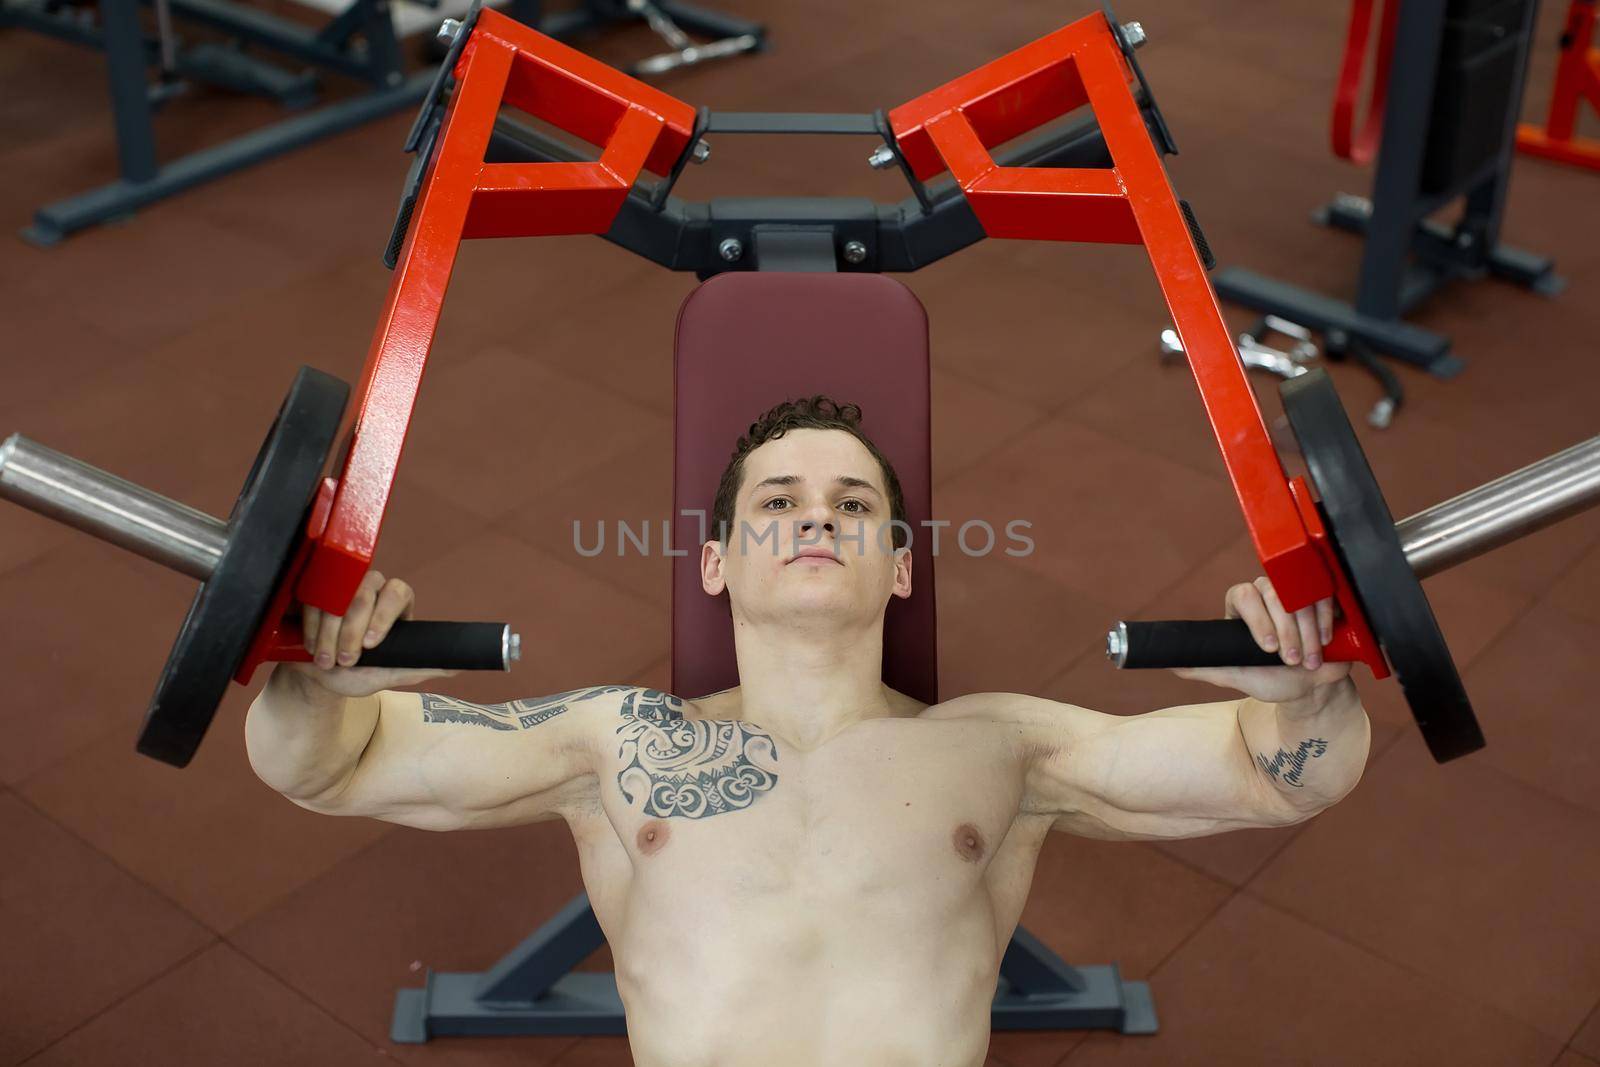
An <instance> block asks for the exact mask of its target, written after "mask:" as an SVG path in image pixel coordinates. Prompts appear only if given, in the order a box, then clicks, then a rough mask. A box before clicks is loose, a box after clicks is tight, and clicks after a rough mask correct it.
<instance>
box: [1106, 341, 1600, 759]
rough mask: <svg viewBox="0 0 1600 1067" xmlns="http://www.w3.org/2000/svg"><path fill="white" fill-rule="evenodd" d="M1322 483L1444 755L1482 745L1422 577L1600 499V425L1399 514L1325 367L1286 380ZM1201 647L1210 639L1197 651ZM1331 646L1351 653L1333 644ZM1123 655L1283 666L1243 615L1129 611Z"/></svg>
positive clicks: (1136, 661)
mask: <svg viewBox="0 0 1600 1067" xmlns="http://www.w3.org/2000/svg"><path fill="white" fill-rule="evenodd" d="M1281 391H1282V393H1283V407H1284V411H1285V412H1286V413H1287V414H1288V417H1289V424H1290V426H1291V427H1293V429H1294V433H1295V437H1296V438H1297V439H1298V441H1299V443H1300V452H1301V454H1302V455H1304V456H1305V459H1306V466H1307V467H1308V468H1310V472H1311V482H1312V484H1313V485H1314V486H1315V487H1316V489H1317V495H1318V498H1319V500H1318V503H1317V504H1316V505H1315V507H1316V512H1317V515H1318V516H1319V518H1320V521H1321V522H1322V524H1323V525H1324V526H1325V527H1326V529H1327V531H1328V533H1327V543H1328V545H1329V547H1330V548H1331V549H1332V551H1333V554H1334V556H1335V558H1336V559H1337V560H1338V561H1339V565H1340V568H1341V569H1342V570H1343V572H1344V573H1345V574H1346V575H1348V576H1349V578H1350V581H1351V584H1352V586H1353V588H1354V593H1355V596H1356V598H1357V599H1358V600H1360V602H1361V605H1362V608H1363V611H1364V613H1365V615H1366V618H1367V621H1368V622H1369V623H1370V624H1371V626H1372V630H1373V633H1374V635H1375V636H1376V637H1377V639H1378V643H1379V644H1380V645H1381V646H1382V647H1383V651H1384V653H1385V654H1386V655H1387V657H1388V659H1389V662H1390V663H1391V664H1392V665H1393V667H1394V672H1395V676H1396V677H1397V678H1398V679H1399V681H1400V686H1401V688H1402V689H1403V690H1404V691H1405V695H1406V702H1407V703H1408V704H1409V705H1410V706H1411V714H1412V716H1413V717H1414V718H1415V719H1416V721H1417V726H1418V727H1419V728H1420V729H1421V730H1422V736H1423V739H1424V740H1426V741H1427V743H1428V751H1430V752H1431V753H1433V757H1434V759H1436V760H1437V761H1439V762H1440V763H1444V762H1445V761H1447V760H1452V759H1455V758H1457V757H1458V756H1464V755H1466V754H1467V753H1469V752H1473V751H1476V750H1477V749H1480V748H1482V747H1483V744H1484V740H1483V733H1482V731H1481V730H1480V729H1479V727H1478V721H1477V718H1476V716H1474V714H1473V712H1472V705H1471V703H1470V702H1469V701H1468V699H1467V694H1466V690H1465V689H1464V688H1463V686H1462V684H1461V677H1460V674H1459V673H1458V672H1457V671H1456V666H1455V662H1454V661H1453V660H1452V659H1451V657H1450V649H1449V648H1448V647H1447V646H1446V645H1445V642H1444V636H1443V635H1442V634H1441V633H1440V632H1439V626H1438V623H1437V622H1435V621H1434V617H1433V609H1432V608H1431V607H1430V606H1429V604H1428V599H1427V597H1426V596H1425V595H1424V594H1423V592H1422V585H1421V579H1423V578H1426V577H1428V576H1429V575H1432V574H1437V573H1439V572H1440V571H1442V570H1446V569H1448V568H1450V567H1453V566H1455V565H1456V564H1458V563H1464V562H1466V561H1467V560H1469V559H1473V558H1476V557H1477V556H1480V555H1482V554H1483V553H1485V552H1487V551H1489V550H1490V549H1493V548H1496V547H1498V546H1500V545H1503V544H1506V543H1508V542H1510V541H1514V540H1516V539H1517V538H1519V537H1525V536H1527V535H1528V534H1530V533H1533V532H1535V531H1536V530H1541V529H1543V528H1544V527H1546V526H1548V525H1550V524H1551V523H1553V522H1557V521H1559V520H1561V519H1564V518H1567V517H1568V516H1570V515H1575V514H1577V513H1578V512H1580V511H1582V510H1584V509H1586V508H1590V507H1593V506H1595V504H1597V503H1600V437H1594V438H1591V439H1590V440H1588V441H1584V442H1583V443H1581V444H1577V445H1574V446H1572V447H1571V448H1568V449H1565V450H1563V451H1561V452H1559V453H1557V454H1556V455H1553V456H1549V457H1546V458H1545V459H1542V460H1540V461H1538V462H1537V463H1533V464H1530V465H1529V466H1527V467H1524V468H1522V469H1521V470H1519V471H1516V472H1514V473H1511V474H1508V475H1505V476H1504V477H1502V478H1497V479H1495V480H1494V481H1492V482H1488V483H1486V484H1484V485H1481V486H1479V487H1477V488H1476V489H1471V490H1468V491H1467V492H1465V493H1462V494H1461V495H1460V496H1457V497H1454V498H1452V499H1451V500H1448V501H1445V502H1444V503H1442V504H1438V505H1436V506H1434V507H1432V508H1429V509H1427V510H1426V511H1423V512H1420V513H1418V514H1416V515H1413V516H1411V517H1410V518H1408V519H1406V520H1405V521H1403V522H1401V523H1399V524H1396V523H1395V521H1394V518H1393V516H1391V515H1390V513H1389V506H1388V504H1387V503H1386V502H1385V501H1384V498H1383V493H1382V491H1381V490H1380V489H1379V488H1378V483H1377V480H1376V479H1375V478H1373V476H1372V470H1371V468H1370V467H1368V466H1367V461H1366V457H1365V456H1364V455H1363V454H1362V452H1361V445H1360V442H1358V441H1357V440H1356V435H1355V431H1354V430H1353V429H1352V428H1351V426H1350V422H1349V420H1348V419H1347V418H1346V417H1345V413H1344V408H1343V407H1342V406H1341V405H1340V403H1339V396H1338V394H1337V393H1336V392H1335V391H1334V388H1333V383H1332V382H1331V380H1330V379H1329V378H1328V376H1327V372H1325V371H1322V370H1318V371H1315V372H1312V373H1310V374H1306V375H1304V376H1303V377H1297V378H1295V379H1294V380H1292V381H1288V382H1285V383H1284V384H1283V385H1282V386H1281ZM1200 649H1203V650H1204V651H1199V650H1200ZM1326 651H1327V658H1328V659H1329V660H1336V659H1342V658H1344V657H1343V656H1341V655H1338V654H1336V653H1335V651H1334V647H1333V646H1332V645H1330V646H1328V649H1327V650H1326ZM1106 655H1107V657H1108V658H1110V659H1111V661H1112V662H1113V663H1115V664H1116V665H1117V666H1118V667H1192V666H1254V665H1260V666H1274V665H1278V664H1281V663H1282V662H1283V661H1282V659H1280V658H1279V657H1278V655H1277V654H1276V653H1268V652H1264V651H1262V649H1261V647H1260V646H1259V645H1257V644H1256V640H1255V637H1254V636H1253V635H1252V634H1251V632H1250V627H1249V626H1248V625H1247V624H1245V623H1244V622H1243V621H1242V620H1239V619H1230V620H1226V621H1224V620H1202V621H1168V622H1121V623H1118V624H1117V626H1116V627H1115V628H1114V629H1112V630H1111V632H1110V633H1109V634H1108V635H1107V637H1106Z"/></svg>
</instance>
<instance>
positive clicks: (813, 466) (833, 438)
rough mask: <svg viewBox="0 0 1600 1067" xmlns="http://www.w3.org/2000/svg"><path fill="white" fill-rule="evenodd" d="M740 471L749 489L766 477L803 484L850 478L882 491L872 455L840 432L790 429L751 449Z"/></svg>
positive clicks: (858, 442)
mask: <svg viewBox="0 0 1600 1067" xmlns="http://www.w3.org/2000/svg"><path fill="white" fill-rule="evenodd" d="M744 470H745V484H746V485H747V486H752V487H753V486H756V485H758V484H760V483H761V482H762V481H764V480H766V479H768V478H780V477H785V476H796V477H799V478H802V479H805V480H806V481H807V482H811V481H817V480H822V481H827V482H832V481H833V480H834V479H836V478H839V477H846V478H854V479H858V480H860V481H865V482H870V483H871V484H872V485H873V486H874V487H875V488H878V489H879V490H880V491H881V490H882V488H883V485H882V483H883V475H882V472H881V471H880V470H879V469H878V464H877V461H876V460H874V459H873V457H872V453H870V452H868V451H867V448H866V446H865V445H863V444H862V443H861V442H860V441H859V440H857V439H856V437H855V436H854V435H853V434H849V433H845V432H844V431H843V430H809V429H808V430H791V431H789V432H788V433H786V434H784V435H783V436H782V437H775V438H773V439H772V440H770V441H767V442H764V443H763V444H762V445H761V446H760V447H758V448H756V449H754V450H753V451H752V452H751V453H750V454H749V455H748V456H746V457H745V463H744Z"/></svg>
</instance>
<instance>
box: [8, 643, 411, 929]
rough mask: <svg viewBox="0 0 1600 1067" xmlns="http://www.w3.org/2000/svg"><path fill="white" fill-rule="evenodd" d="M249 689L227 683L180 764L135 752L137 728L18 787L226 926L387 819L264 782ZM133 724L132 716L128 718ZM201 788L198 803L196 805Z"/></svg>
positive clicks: (369, 836) (357, 845) (365, 839)
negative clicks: (310, 800)
mask: <svg viewBox="0 0 1600 1067" xmlns="http://www.w3.org/2000/svg"><path fill="white" fill-rule="evenodd" d="M269 674H270V668H264V669H262V670H261V671H259V672H258V673H257V679H256V684H255V685H252V686H251V687H249V688H248V689H247V688H245V687H242V686H230V687H229V692H228V696H227V698H226V699H225V700H224V701H223V704H222V707H221V709H220V710H219V711H218V713H217V718H216V720H215V722H213V724H212V726H211V729H210V731H208V732H207V734H206V740H205V744H204V745H202V746H201V749H200V752H199V753H198V754H197V755H196V756H195V759H194V761H193V762H192V763H190V764H189V766H188V767H186V768H185V769H183V770H181V771H180V770H177V769H175V768H172V767H169V766H167V765H166V764H163V763H158V762H156V761H155V760H151V759H147V758H145V757H143V756H137V755H135V754H134V752H133V730H132V729H127V730H116V731H111V732H110V733H109V734H108V736H106V737H104V738H102V739H101V740H100V741H98V742H97V743H95V744H93V745H91V746H89V747H88V748H86V749H84V750H83V751H81V752H79V753H77V754H75V755H73V756H72V757H70V758H68V759H66V760H63V761H61V762H60V763H57V764H56V765H55V766H53V767H51V768H49V769H48V770H46V771H44V772H42V773H40V774H38V775H35V776H34V777H33V778H31V779H30V780H29V781H28V782H27V783H26V784H25V785H23V786H20V787H19V791H20V792H21V793H22V794H23V796H25V797H26V798H27V799H28V800H29V801H30V802H32V803H33V804H35V805H37V806H38V807H39V808H40V809H41V810H42V811H44V812H45V813H46V814H48V815H49V816H50V817H51V818H53V819H55V820H56V821H57V822H59V823H61V824H62V825H63V826H65V827H67V828H68V829H70V830H71V831H72V832H73V833H75V834H77V835H78V836H79V837H81V838H83V839H84V840H85V841H86V842H88V843H89V844H91V845H93V846H94V847H95V848H98V849H100V850H101V851H102V852H104V853H105V854H106V855H108V856H110V857H111V858H112V859H113V860H115V861H116V862H117V863H118V864H119V865H120V866H121V867H122V868H123V869H124V870H126V871H128V872H129V873H130V874H133V875H134V876H136V877H138V878H141V879H143V880H144V881H145V882H146V883H148V884H149V885H151V886H153V887H154V888H155V889H157V890H158V891H160V892H161V893H162V894H163V895H164V896H166V897H168V898H169V899H171V900H174V901H176V902H177V903H179V904H181V905H182V906H183V907H184V908H185V909H187V910H188V911H189V913H190V914H191V915H194V916H195V917H196V918H198V919H200V921H202V922H204V923H205V924H206V925H207V926H209V927H211V928H212V929H213V930H217V931H219V932H226V931H227V930H229V929H231V928H232V927H235V926H237V925H238V924H239V923H240V922H242V921H244V920H245V919H247V918H249V917H250V916H252V915H254V914H256V913H257V912H259V911H261V910H262V908H264V907H266V906H267V905H269V904H271V903H273V902H274V901H276V900H278V899H279V898H281V897H283V896H284V895H285V894H287V893H288V892H290V891H291V890H293V889H295V888H297V887H298V886H300V885H302V884H304V883H305V882H307V881H309V880H310V879H312V878H315V877H316V876H317V875H319V874H321V873H322V872H323V871H325V870H327V869H328V868H330V867H332V866H333V865H334V864H336V863H337V862H338V861H340V860H342V859H344V858H345V857H346V856H349V855H351V854H353V853H356V852H359V851H360V850H361V849H363V848H365V847H367V846H368V845H370V844H372V843H373V842H374V841H376V840H377V839H378V838H380V837H382V836H383V835H384V834H385V833H388V832H389V831H390V830H391V829H392V827H390V826H389V825H388V824H386V823H379V822H375V821H372V820H367V819H330V818H328V817H327V816H323V815H315V814H313V813H311V812H309V811H306V810H305V809H303V808H300V807H298V806H296V805H295V804H292V803H290V802H289V801H288V800H286V799H284V798H283V797H282V796H280V795H279V794H278V793H276V792H275V791H273V790H272V789H271V788H270V787H268V786H267V785H265V784H264V783H262V782H261V781H260V780H259V779H258V778H257V777H256V775H255V772H254V771H252V770H251V768H250V762H249V759H248V757H247V756H246V754H245V747H244V716H245V711H246V709H247V708H248V707H249V705H250V701H251V700H252V699H254V697H255V695H256V693H258V692H259V691H260V689H261V686H262V685H263V684H265V680H266V678H267V677H268V675H269ZM129 719H130V723H129V726H130V727H133V726H135V725H136V722H135V721H134V720H135V719H136V716H134V715H130V716H129ZM196 797H204V798H205V802H204V803H196V802H195V798H196Z"/></svg>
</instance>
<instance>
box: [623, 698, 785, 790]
mask: <svg viewBox="0 0 1600 1067" xmlns="http://www.w3.org/2000/svg"><path fill="white" fill-rule="evenodd" d="M682 709H683V701H681V700H679V699H678V698H677V697H675V696H672V695H671V694H669V693H662V692H660V691H658V690H655V689H643V690H638V691H636V692H634V693H631V694H629V695H628V696H627V697H624V698H623V701H622V725H621V726H619V727H617V736H618V737H620V738H621V739H622V746H621V749H620V751H619V752H618V753H617V755H618V759H619V761H620V762H621V764H622V773H621V774H619V775H617V785H618V787H619V788H620V789H621V790H622V795H623V797H624V798H625V799H626V800H627V801H628V803H629V804H633V805H635V806H638V807H642V809H643V811H644V814H646V815H651V816H654V817H656V818H668V817H671V816H674V815H681V816H683V817H684V818H686V819H702V818H706V817H708V816H712V815H721V814H722V813H724V812H729V811H740V810H742V809H744V808H748V807H749V806H750V805H751V804H753V803H755V800H756V798H757V797H758V796H760V795H761V794H762V793H765V792H766V791H767V790H769V789H771V788H772V787H773V786H775V785H777V784H778V775H777V771H776V770H775V765H776V764H777V762H778V751H777V748H776V747H775V746H774V745H773V743H772V738H771V737H770V736H769V735H768V734H767V733H766V732H765V731H762V730H759V729H757V728H755V727H753V726H750V725H749V724H747V723H743V722H722V721H711V720H706V719H693V720H690V719H685V718H684V717H683V710H682Z"/></svg>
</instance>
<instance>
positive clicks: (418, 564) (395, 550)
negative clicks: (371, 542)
mask: <svg viewBox="0 0 1600 1067" xmlns="http://www.w3.org/2000/svg"><path fill="white" fill-rule="evenodd" d="M489 525H490V524H489V520H487V519H485V518H484V517H483V516H481V515H479V514H477V513H476V512H474V511H472V510H471V509H470V508H468V507H465V506H463V505H461V504H458V503H456V502H455V501H453V500H446V499H445V498H444V497H442V496H440V495H439V494H438V493H435V492H434V491H433V490H431V489H429V488H428V487H427V486H425V485H419V484H417V483H416V482H415V481H413V480H412V479H411V476H410V475H409V474H407V473H406V467H405V464H404V463H402V464H401V465H400V473H399V474H398V475H396V476H395V480H394V489H393V491H392V492H391V493H390V495H389V508H388V510H387V511H385V512H384V513H383V532H382V534H381V536H380V537H379V540H378V551H377V554H376V555H374V556H373V559H372V563H373V566H375V567H377V568H378V570H379V571H380V572H382V573H383V574H385V575H387V576H389V577H393V578H405V579H406V580H407V581H410V577H411V575H413V574H415V573H416V572H417V571H419V570H421V569H422V568H423V567H424V566H425V565H427V564H429V563H432V562H433V561H434V560H436V559H439V558H440V557H441V556H447V555H450V554H451V553H453V552H456V551H458V550H460V549H461V548H462V547H463V546H464V545H466V544H467V542H469V541H471V540H473V539H474V538H476V537H479V536H481V535H482V534H483V533H484V532H485V530H486V529H487V527H488V526H489ZM421 610H422V611H423V613H424V614H426V612H427V607H426V605H424V607H423V608H422V609H421Z"/></svg>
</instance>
